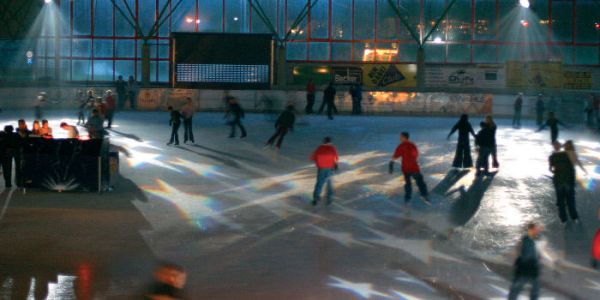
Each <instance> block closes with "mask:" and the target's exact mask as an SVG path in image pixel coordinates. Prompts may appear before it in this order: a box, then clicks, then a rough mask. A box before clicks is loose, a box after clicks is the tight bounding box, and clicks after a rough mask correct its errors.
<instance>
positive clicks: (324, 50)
mask: <svg viewBox="0 0 600 300" xmlns="http://www.w3.org/2000/svg"><path fill="white" fill-rule="evenodd" d="M310 60H329V43H310Z"/></svg>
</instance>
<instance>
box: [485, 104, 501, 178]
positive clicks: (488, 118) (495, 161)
mask: <svg viewBox="0 0 600 300" xmlns="http://www.w3.org/2000/svg"><path fill="white" fill-rule="evenodd" d="M484 122H485V124H486V125H487V126H488V127H489V128H490V130H491V131H492V153H491V154H492V167H494V168H498V167H499V166H500V163H499V162H498V144H496V131H497V130H498V126H496V123H495V122H494V119H493V118H492V116H490V115H487V116H485V121H484Z"/></svg>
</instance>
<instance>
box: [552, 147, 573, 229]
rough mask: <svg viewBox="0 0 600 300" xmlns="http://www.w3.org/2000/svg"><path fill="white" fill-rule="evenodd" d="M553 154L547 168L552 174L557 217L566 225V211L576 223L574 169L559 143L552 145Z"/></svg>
mask: <svg viewBox="0 0 600 300" xmlns="http://www.w3.org/2000/svg"><path fill="white" fill-rule="evenodd" d="M552 146H553V147H554V152H553V153H552V155H550V158H549V159H548V161H549V168H550V172H551V173H552V174H553V176H552V182H553V184H554V189H555V191H556V205H557V206H558V216H559V218H560V221H561V222H562V223H563V224H566V223H567V211H566V210H567V209H568V210H569V216H570V217H571V219H572V220H573V221H574V222H575V223H577V222H579V215H578V214H577V207H576V206H575V167H573V163H571V159H569V155H567V153H566V152H564V151H561V149H560V148H561V145H560V143H559V142H556V141H555V142H554V143H553V144H552Z"/></svg>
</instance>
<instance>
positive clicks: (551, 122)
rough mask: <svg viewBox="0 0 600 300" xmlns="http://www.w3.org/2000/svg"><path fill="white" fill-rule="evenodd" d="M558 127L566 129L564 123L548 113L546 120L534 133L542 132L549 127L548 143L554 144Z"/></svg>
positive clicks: (552, 113)
mask: <svg viewBox="0 0 600 300" xmlns="http://www.w3.org/2000/svg"><path fill="white" fill-rule="evenodd" d="M558 125H561V126H563V127H565V128H567V125H565V123H563V122H561V121H560V120H559V119H557V118H556V117H555V116H554V112H549V113H548V120H546V122H545V123H544V124H542V125H541V126H540V128H538V130H537V131H536V132H540V131H542V130H543V129H544V128H546V127H550V142H552V143H554V142H556V141H557V140H558Z"/></svg>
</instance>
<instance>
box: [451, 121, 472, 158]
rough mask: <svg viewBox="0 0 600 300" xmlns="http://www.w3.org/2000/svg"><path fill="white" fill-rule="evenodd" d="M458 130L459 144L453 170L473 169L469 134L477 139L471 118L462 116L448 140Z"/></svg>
mask: <svg viewBox="0 0 600 300" xmlns="http://www.w3.org/2000/svg"><path fill="white" fill-rule="evenodd" d="M457 130H458V144H456V154H455V155H454V162H453V163H452V167H453V168H459V169H460V168H471V167H473V159H472V158H471V143H470V139H469V134H471V135H472V136H473V137H475V131H474V130H473V127H472V126H471V123H469V116H467V115H466V114H464V115H462V116H460V120H459V121H458V122H457V123H456V124H455V125H454V127H452V130H450V133H449V134H448V139H450V136H452V134H454V132H456V131H457Z"/></svg>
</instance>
